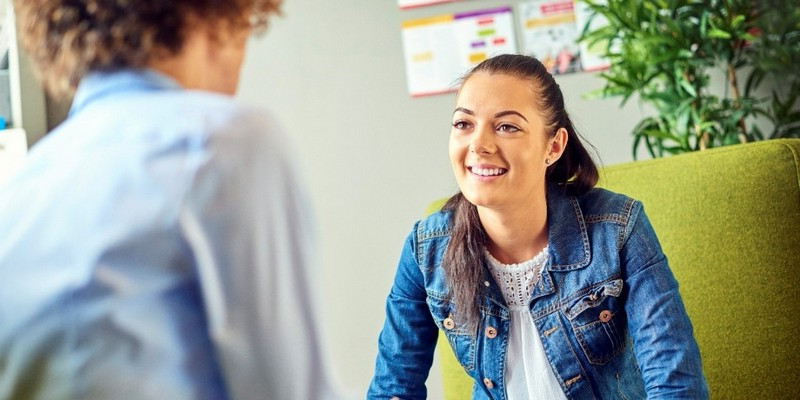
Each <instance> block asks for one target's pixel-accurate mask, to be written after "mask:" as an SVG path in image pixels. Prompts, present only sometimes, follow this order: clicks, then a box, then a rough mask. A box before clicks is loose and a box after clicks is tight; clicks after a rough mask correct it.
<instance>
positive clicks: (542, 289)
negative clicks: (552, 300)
mask: <svg viewBox="0 0 800 400" xmlns="http://www.w3.org/2000/svg"><path fill="white" fill-rule="evenodd" d="M547 224H548V240H549V244H548V246H549V251H550V262H549V263H548V265H547V266H546V267H545V268H544V269H543V270H542V276H541V278H540V279H539V282H538V283H537V284H536V286H535V287H534V288H533V293H531V301H533V300H535V299H537V298H539V297H542V296H546V295H548V294H551V293H554V292H555V291H556V288H555V285H554V284H553V279H552V277H551V276H550V271H572V270H576V269H580V268H584V267H586V266H587V265H589V262H590V261H591V252H590V250H589V237H588V234H587V232H586V224H585V222H584V220H583V213H582V212H581V209H580V205H579V204H578V199H577V198H576V197H575V196H568V195H567V194H566V193H564V189H563V188H561V187H558V186H555V185H550V186H548V188H547ZM484 279H486V280H487V282H489V281H491V274H490V273H489V270H488V268H484ZM487 295H488V297H489V300H490V301H491V302H493V303H495V304H497V305H498V306H500V307H502V308H503V309H504V310H505V309H506V308H507V306H506V304H505V300H504V299H503V294H502V292H501V291H500V288H499V287H497V286H496V285H491V286H489V288H488V291H487Z"/></svg>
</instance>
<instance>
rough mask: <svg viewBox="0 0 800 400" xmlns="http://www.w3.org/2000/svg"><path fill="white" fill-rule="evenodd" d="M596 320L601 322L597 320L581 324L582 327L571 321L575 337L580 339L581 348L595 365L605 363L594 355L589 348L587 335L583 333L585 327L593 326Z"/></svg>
mask: <svg viewBox="0 0 800 400" xmlns="http://www.w3.org/2000/svg"><path fill="white" fill-rule="evenodd" d="M596 322H599V321H595V322H592V323H589V324H586V325H584V326H581V327H576V326H575V324H572V323H570V324H571V325H572V331H573V332H575V338H576V339H578V343H580V344H581V349H582V350H583V355H585V356H586V358H587V359H588V360H589V363H590V364H595V365H603V364H605V363H604V362H602V361H601V360H600V359H597V358H596V357H595V356H594V353H593V352H592V351H591V350H590V349H589V344H588V343H587V342H586V337H584V334H583V331H584V330H585V329H583V328H586V327H588V326H592V325H593V324H595V323H596ZM607 362H608V361H606V363H607Z"/></svg>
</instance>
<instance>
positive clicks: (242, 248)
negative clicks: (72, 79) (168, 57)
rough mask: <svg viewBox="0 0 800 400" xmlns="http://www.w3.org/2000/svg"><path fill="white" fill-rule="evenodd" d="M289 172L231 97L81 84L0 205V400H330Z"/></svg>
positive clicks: (162, 81) (297, 192) (108, 79)
mask: <svg viewBox="0 0 800 400" xmlns="http://www.w3.org/2000/svg"><path fill="white" fill-rule="evenodd" d="M293 165H294V163H293V162H292V158H291V155H289V154H288V153H287V145H286V143H284V138H283V136H282V135H281V134H280V130H279V129H278V128H277V127H276V125H275V123H274V122H273V121H272V120H271V119H270V118H269V116H267V115H265V114H264V113H263V112H260V111H257V110H252V109H248V108H244V107H242V106H240V105H237V104H236V103H235V102H234V101H233V100H232V99H231V98H229V97H226V96H221V95H217V94H212V93H208V92H200V91H190V90H184V89H182V88H181V87H180V86H179V85H178V84H177V83H176V82H175V81H173V80H171V79H169V78H167V77H166V76H163V75H160V74H157V73H155V72H152V71H122V72H117V73H111V74H99V73H94V74H90V75H89V76H87V77H86V78H85V79H84V80H83V81H82V82H81V85H80V87H79V90H78V92H77V94H76V97H75V100H74V105H73V107H72V110H71V112H70V116H69V118H68V119H67V120H66V121H65V122H64V123H63V124H62V125H60V126H59V127H58V128H56V129H55V130H54V131H53V132H52V133H51V134H50V135H48V136H47V137H46V138H45V139H43V140H42V141H41V142H40V143H39V144H37V145H36V146H35V147H34V149H33V150H32V152H31V153H30V155H29V158H28V160H27V163H26V165H25V166H24V167H23V168H22V170H21V171H20V173H18V174H17V175H16V176H15V177H14V178H12V179H11V180H10V181H8V182H7V183H6V184H4V185H3V186H2V187H0V398H2V399H8V398H12V399H16V398H19V399H84V398H119V399H134V398H145V399H188V398H197V399H225V398H240V399H246V398H253V399H265V398H270V399H316V398H331V397H332V396H333V395H332V394H331V393H332V392H331V389H330V381H329V375H328V373H327V368H326V366H325V365H326V364H325V360H324V357H323V353H324V351H322V346H321V345H320V341H319V339H318V337H319V333H318V327H317V324H316V322H315V319H314V306H313V304H314V295H313V290H312V289H311V288H310V286H309V285H310V283H309V281H310V276H309V275H310V271H309V266H310V264H311V263H312V255H313V234H312V228H311V227H312V225H311V222H312V221H310V219H309V217H308V215H309V207H308V201H307V196H306V193H305V192H304V190H303V189H302V186H301V185H298V179H297V174H296V172H295V169H294V168H293Z"/></svg>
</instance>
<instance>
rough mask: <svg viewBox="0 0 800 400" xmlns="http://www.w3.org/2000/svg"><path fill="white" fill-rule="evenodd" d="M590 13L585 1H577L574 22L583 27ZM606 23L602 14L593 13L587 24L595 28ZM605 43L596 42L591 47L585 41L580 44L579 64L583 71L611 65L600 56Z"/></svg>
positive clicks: (580, 27) (591, 28)
mask: <svg viewBox="0 0 800 400" xmlns="http://www.w3.org/2000/svg"><path fill="white" fill-rule="evenodd" d="M591 13H592V11H591V9H589V6H588V5H586V3H584V2H578V3H576V4H575V22H576V24H577V25H578V27H579V29H583V27H584V26H586V22H588V21H589V16H590V15H591ZM607 25H608V20H607V19H606V18H605V17H604V16H602V15H595V17H594V18H593V19H592V20H591V23H590V24H589V29H590V30H596V29H599V28H602V27H604V26H607ZM607 45H608V43H607V42H601V43H597V44H595V45H594V46H592V47H589V46H587V45H586V43H581V44H580V48H581V64H582V66H583V70H584V71H598V70H601V69H606V68H608V67H610V66H611V63H609V62H608V60H607V59H606V58H604V57H603V56H602V54H603V50H604V47H605V46H607Z"/></svg>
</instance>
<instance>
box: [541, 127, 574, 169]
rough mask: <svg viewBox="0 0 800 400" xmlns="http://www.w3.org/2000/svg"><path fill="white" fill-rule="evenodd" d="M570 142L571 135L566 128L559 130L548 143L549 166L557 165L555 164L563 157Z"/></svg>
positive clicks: (546, 159) (547, 159)
mask: <svg viewBox="0 0 800 400" xmlns="http://www.w3.org/2000/svg"><path fill="white" fill-rule="evenodd" d="M568 141H569V134H568V133H567V130H566V129H564V128H558V131H556V134H555V135H553V137H552V138H550V140H548V142H547V143H548V144H547V146H548V148H547V154H546V156H545V161H549V162H547V164H548V165H552V164H555V162H556V161H558V159H559V158H561V155H562V154H564V150H566V148H567V142H568Z"/></svg>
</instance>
